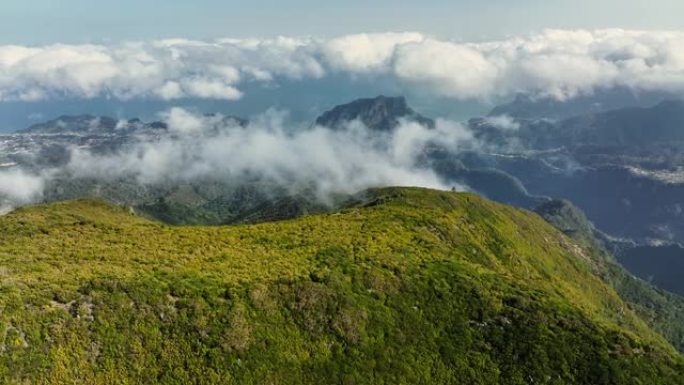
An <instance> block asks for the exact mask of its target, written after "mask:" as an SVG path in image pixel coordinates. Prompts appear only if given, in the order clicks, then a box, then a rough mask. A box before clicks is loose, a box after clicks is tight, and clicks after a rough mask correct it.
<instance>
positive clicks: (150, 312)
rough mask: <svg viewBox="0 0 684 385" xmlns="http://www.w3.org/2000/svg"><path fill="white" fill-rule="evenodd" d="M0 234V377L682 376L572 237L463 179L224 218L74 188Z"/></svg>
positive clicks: (6, 221) (675, 357) (426, 380)
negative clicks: (195, 216) (177, 222)
mask: <svg viewBox="0 0 684 385" xmlns="http://www.w3.org/2000/svg"><path fill="white" fill-rule="evenodd" d="M0 234H2V236H0V333H1V334H0V383H10V384H12V383H17V384H18V383H46V384H70V383H74V384H76V383H78V384H83V383H88V384H91V383H103V384H154V383H164V384H187V383H189V384H192V383H202V384H204V383H207V384H209V383H216V384H232V383H234V384H299V383H308V384H531V383H534V384H679V383H684V378H682V377H683V376H682V374H681V373H684V360H683V359H682V357H681V356H680V355H679V354H678V353H676V352H675V350H674V349H673V348H672V347H671V346H670V345H669V344H668V343H667V342H665V341H664V340H663V339H662V338H661V337H660V336H659V335H657V334H655V333H654V332H653V331H651V329H649V328H648V327H647V326H646V325H645V324H644V323H643V322H642V321H641V319H640V318H638V317H637V316H636V315H635V314H634V313H633V312H632V311H631V310H630V309H629V307H628V306H627V305H626V304H625V303H624V302H622V301H621V300H620V298H619V297H618V296H617V294H616V293H615V292H614V291H613V290H612V289H611V288H610V287H608V286H607V285H606V284H604V283H603V282H602V280H601V279H599V278H598V277H597V276H596V275H594V274H593V273H592V266H591V265H592V263H593V262H592V259H591V258H589V257H588V256H587V255H586V252H585V250H584V249H583V248H582V247H580V246H578V245H577V244H575V243H573V242H572V241H571V240H570V239H569V238H567V237H565V236H564V235H562V234H561V233H560V232H559V231H557V230H555V229H554V228H553V227H552V226H550V225H549V224H547V223H546V222H544V220H543V219H541V218H540V217H538V216H536V215H534V214H532V213H528V212H524V211H520V210H516V209H513V208H510V207H507V206H503V205H499V204H495V203H492V202H489V201H487V200H484V199H483V198H479V197H477V196H475V195H470V194H456V193H445V192H437V191H431V190H424V189H404V188H402V189H392V188H390V189H381V190H373V191H369V192H368V193H367V194H365V195H364V196H363V197H360V198H359V200H358V201H357V202H355V203H353V204H350V207H349V208H347V209H345V210H342V211H341V212H337V213H330V214H323V215H316V216H309V217H303V218H299V219H296V220H290V221H284V222H276V223H265V224H259V225H245V226H234V227H170V226H166V225H161V224H158V223H154V222H150V221H147V220H145V219H142V218H139V217H136V216H133V215H131V214H130V213H128V211H126V210H124V209H121V208H118V207H113V206H110V205H108V204H105V203H101V202H96V201H71V202H64V203H55V204H49V205H44V206H35V207H28V208H23V209H20V210H17V211H15V212H13V213H11V214H10V215H7V216H4V217H0Z"/></svg>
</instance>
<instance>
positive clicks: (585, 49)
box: [0, 29, 684, 101]
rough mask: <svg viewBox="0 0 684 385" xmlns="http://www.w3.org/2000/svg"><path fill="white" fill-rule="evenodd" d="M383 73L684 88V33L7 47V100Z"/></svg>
mask: <svg viewBox="0 0 684 385" xmlns="http://www.w3.org/2000/svg"><path fill="white" fill-rule="evenodd" d="M331 74H337V75H339V74H345V75H349V76H352V77H355V76H369V75H370V76H373V75H385V76H389V77H390V78H392V79H394V80H395V81H396V82H397V83H399V84H404V85H408V86H412V87H418V88H421V89H424V90H425V91H426V92H429V93H433V94H434V95H437V96H441V97H449V98H454V99H464V100H465V99H478V100H487V99H491V98H496V97H506V96H510V95H513V94H517V93H527V94H532V95H539V96H551V97H555V98H559V99H564V98H571V97H573V96H575V95H578V94H584V93H591V92H592V91H594V90H595V89H598V88H609V87H614V86H620V87H627V88H631V89H633V90H635V91H639V90H644V91H666V92H672V93H684V32H680V31H669V32H668V31H629V30H621V29H611V30H596V31H585V30H575V31H567V30H548V31H545V32H542V33H539V34H535V35H528V36H522V37H512V38H509V39H507V40H501V41H491V42H478V43H468V42H456V41H447V40H440V39H436V38H433V37H430V36H426V35H423V34H420V33H379V34H358V35H348V36H342V37H339V38H334V39H318V38H313V37H309V38H287V37H278V38H274V39H219V40H212V41H192V40H184V39H175V40H160V41H151V42H130V43H119V44H107V45H64V44H56V45H49V46H39V47H23V46H0V101H10V100H22V101H35V100H45V99H50V98H64V97H75V98H95V97H108V98H117V99H122V100H130V99H135V98H146V99H159V100H176V99H182V98H202V99H222V100H237V99H240V98H241V97H242V96H243V92H244V91H243V90H244V89H245V85H247V84H251V83H256V84H264V85H274V84H276V85H277V83H278V81H279V80H284V79H287V80H295V81H296V80H302V79H322V78H324V77H326V76H329V75H331Z"/></svg>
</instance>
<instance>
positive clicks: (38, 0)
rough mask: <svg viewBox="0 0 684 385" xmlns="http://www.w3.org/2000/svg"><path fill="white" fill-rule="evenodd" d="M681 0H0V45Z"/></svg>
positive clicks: (350, 26) (337, 29) (511, 29)
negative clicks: (0, 0)
mask: <svg viewBox="0 0 684 385" xmlns="http://www.w3.org/2000/svg"><path fill="white" fill-rule="evenodd" d="M682 14H684V1H681V0H650V1H647V0H602V1H601V0H545V1H543V0H489V1H471V0H468V1H465V0H453V1H444V0H421V1H415V0H412V1H408V0H393V1H390V0H366V1H361V0H345V1H322V0H318V1H316V0H292V1H282V0H281V1H277V0H251V1H234V0H224V1H219V0H193V1H189V0H186V1H180V0H116V1H97V0H2V2H0V44H46V43H53V42H69V43H82V42H102V41H112V40H113V41H119V40H144V39H153V38H162V37H188V38H202V39H206V38H213V37H225V36H230V37H245V36H257V37H263V36H274V35H317V36H335V35H342V34H347V33H356V32H378V31H390V30H391V31H406V30H411V31H421V32H424V33H428V34H433V35H436V36H439V37H444V38H450V39H467V40H477V39H483V40H484V39H492V38H499V37H503V36H509V35H517V34H521V33H529V32H533V31H539V30H541V29H543V28H605V27H622V28H643V29H681V27H682V26H683V25H684V19H682V18H681V15H682Z"/></svg>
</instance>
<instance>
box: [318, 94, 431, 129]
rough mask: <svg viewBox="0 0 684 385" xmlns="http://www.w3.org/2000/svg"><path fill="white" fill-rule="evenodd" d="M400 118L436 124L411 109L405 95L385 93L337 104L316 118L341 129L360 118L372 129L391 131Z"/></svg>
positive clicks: (322, 122) (324, 123)
mask: <svg viewBox="0 0 684 385" xmlns="http://www.w3.org/2000/svg"><path fill="white" fill-rule="evenodd" d="M400 119H406V120H409V121H414V122H417V123H419V124H422V125H424V126H426V127H429V128H434V126H435V122H434V120H432V119H430V118H426V117H424V116H422V115H420V114H418V113H417V112H415V111H414V110H413V109H411V108H410V107H409V106H408V103H407V102H406V99H405V98H404V97H403V96H399V97H388V96H383V95H380V96H378V97H376V98H369V99H358V100H355V101H353V102H351V103H347V104H343V105H340V106H337V107H335V108H333V109H332V110H330V111H327V112H325V113H324V114H323V115H321V116H320V117H319V118H318V119H316V124H317V125H319V126H324V127H330V128H334V129H340V128H344V126H345V125H346V124H348V123H349V122H352V121H354V120H359V121H361V122H362V123H363V124H364V125H366V126H367V127H368V128H370V129H372V130H378V131H390V130H392V129H394V128H396V127H397V126H398V125H399V121H400Z"/></svg>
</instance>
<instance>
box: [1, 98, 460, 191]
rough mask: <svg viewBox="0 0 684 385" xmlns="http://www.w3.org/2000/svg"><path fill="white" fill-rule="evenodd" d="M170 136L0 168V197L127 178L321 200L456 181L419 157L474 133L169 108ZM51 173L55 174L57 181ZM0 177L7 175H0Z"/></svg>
mask: <svg viewBox="0 0 684 385" xmlns="http://www.w3.org/2000/svg"><path fill="white" fill-rule="evenodd" d="M161 116H162V117H164V119H165V121H166V122H167V124H168V126H169V127H168V135H166V136H164V137H162V138H161V139H158V140H152V141H141V142H139V143H136V144H133V145H131V146H128V147H124V148H122V149H121V150H119V151H117V152H114V153H108V154H97V153H94V152H93V151H91V150H90V149H87V148H85V149H84V148H76V147H74V148H72V149H71V150H70V152H71V155H70V160H69V161H68V163H67V164H66V165H64V166H62V167H60V168H58V169H52V170H47V171H46V172H45V173H44V174H43V175H42V176H30V175H27V174H25V173H21V172H19V171H12V172H9V173H5V174H0V180H2V183H0V186H5V187H4V190H3V188H2V187H0V196H3V195H4V196H5V197H6V198H9V199H10V200H11V201H14V202H15V203H26V202H27V201H30V200H31V199H36V198H39V197H40V196H41V195H40V193H41V191H42V188H43V186H44V185H46V184H48V183H49V182H50V181H51V180H52V179H53V178H56V179H61V180H65V179H68V180H77V179H79V178H87V179H89V180H100V181H114V180H129V181H133V182H135V183H137V184H139V185H141V186H155V185H168V184H182V183H192V182H193V181H197V180H202V181H206V180H216V181H221V182H224V183H228V184H231V183H234V184H236V185H239V184H240V183H243V182H244V181H247V180H248V181H254V180H259V181H264V182H268V184H270V185H276V186H279V188H280V189H284V190H286V191H290V192H291V193H293V194H296V193H298V192H301V191H305V190H306V191H308V192H313V193H314V194H315V195H316V196H317V197H318V198H319V200H320V201H321V202H322V203H326V202H328V201H329V198H330V197H331V196H332V195H333V194H339V193H355V192H358V191H360V190H363V189H366V188H369V187H379V186H389V185H392V186H394V185H398V186H422V187H431V188H440V189H446V188H451V187H453V185H452V184H449V183H448V181H444V180H442V179H441V178H440V177H439V176H438V175H437V174H436V173H435V172H434V171H433V170H432V169H431V168H430V165H429V164H424V163H423V162H422V159H423V155H424V151H425V149H426V147H428V146H431V145H432V146H434V145H439V146H443V147H446V148H450V149H453V150H456V149H458V148H459V147H460V146H462V145H466V144H468V143H470V141H471V140H472V138H471V135H470V133H469V131H468V130H466V129H465V128H464V127H463V126H462V125H460V124H458V123H454V122H450V121H446V120H438V121H437V124H436V128H434V129H428V128H426V127H424V126H422V125H420V124H417V123H414V122H409V121H405V122H402V123H401V124H400V126H399V127H397V128H396V129H395V130H394V131H393V132H391V133H390V132H378V131H373V130H370V129H368V128H367V127H365V126H363V125H362V124H361V123H359V122H351V123H350V124H349V126H348V127H346V128H345V129H330V128H326V127H319V126H315V127H306V126H303V125H297V124H293V123H288V119H287V114H286V113H283V112H280V111H269V112H267V113H265V114H263V115H262V116H260V117H258V118H256V119H254V120H253V121H252V123H250V125H249V126H247V127H244V126H242V125H240V124H238V123H237V122H234V121H232V120H230V119H226V120H222V118H223V117H222V116H217V115H212V116H205V115H199V114H195V113H192V112H190V111H187V110H184V109H181V108H173V109H171V110H169V111H167V112H165V113H163V114H161ZM56 179H55V180H56ZM6 182H7V183H6Z"/></svg>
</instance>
